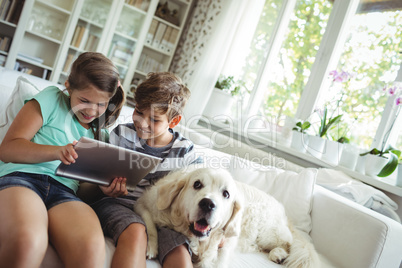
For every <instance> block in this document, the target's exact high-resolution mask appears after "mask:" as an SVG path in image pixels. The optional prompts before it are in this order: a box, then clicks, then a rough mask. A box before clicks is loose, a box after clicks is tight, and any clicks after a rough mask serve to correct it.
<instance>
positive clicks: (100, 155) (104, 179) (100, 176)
mask: <svg viewBox="0 0 402 268" xmlns="http://www.w3.org/2000/svg"><path fill="white" fill-rule="evenodd" d="M74 149H75V150H76V152H77V154H78V158H77V159H76V160H75V163H72V164H70V165H65V164H63V163H61V164H60V165H59V166H58V167H57V169H56V175H58V176H62V177H66V178H70V179H75V180H80V181H86V182H91V183H96V184H100V185H105V186H108V185H110V183H111V182H112V181H113V179H114V178H116V177H125V178H127V189H128V190H133V189H134V188H135V187H136V185H137V184H138V183H139V182H140V180H141V179H143V178H144V177H145V176H146V175H147V174H148V173H149V172H151V171H152V170H153V169H154V168H155V167H156V166H157V165H158V164H159V163H160V162H161V161H162V159H161V158H158V157H155V156H152V155H147V154H143V153H140V152H136V151H133V150H129V149H126V148H123V147H119V146H116V145H112V144H109V143H105V142H101V141H97V140H94V139H90V138H86V137H82V138H81V139H80V140H79V141H78V143H77V144H76V145H75V146H74Z"/></svg>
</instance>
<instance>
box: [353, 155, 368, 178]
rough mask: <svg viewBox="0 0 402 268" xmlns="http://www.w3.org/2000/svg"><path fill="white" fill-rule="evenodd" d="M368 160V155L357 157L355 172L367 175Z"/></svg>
mask: <svg viewBox="0 0 402 268" xmlns="http://www.w3.org/2000/svg"><path fill="white" fill-rule="evenodd" d="M366 158H367V155H364V156H361V155H358V156H357V163H356V167H355V171H356V172H358V173H361V174H365V173H366Z"/></svg>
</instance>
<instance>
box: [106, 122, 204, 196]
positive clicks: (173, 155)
mask: <svg viewBox="0 0 402 268" xmlns="http://www.w3.org/2000/svg"><path fill="white" fill-rule="evenodd" d="M169 131H170V132H171V133H172V135H173V139H172V141H171V142H170V143H169V144H168V145H166V146H164V147H158V148H156V147H151V146H149V145H147V144H146V140H143V139H140V138H139V137H138V135H137V132H136V130H135V127H134V124H133V123H128V124H121V125H118V126H117V127H116V128H115V129H113V130H112V132H111V133H110V137H109V142H110V143H111V144H114V145H117V146H121V147H124V148H127V149H131V150H135V151H138V152H141V153H145V154H150V155H153V156H157V157H160V158H162V159H163V160H162V162H161V163H160V164H159V165H158V166H157V167H156V168H155V169H154V170H152V171H151V172H150V173H149V174H148V175H147V176H145V178H144V179H142V180H141V181H140V183H139V184H138V185H137V187H136V188H135V190H134V191H133V192H130V193H129V195H128V196H127V198H130V199H137V198H138V197H140V196H141V195H142V193H143V192H144V190H145V188H146V187H148V186H150V185H152V184H154V183H155V182H156V181H157V180H159V179H160V178H162V177H164V176H165V175H167V174H168V173H169V172H170V171H172V170H175V169H179V168H183V167H186V166H188V165H191V164H195V163H202V162H203V160H202V158H201V157H199V156H197V155H196V153H195V150H194V144H193V143H192V142H191V141H190V140H188V139H186V138H185V137H183V135H181V134H180V133H179V132H175V131H173V129H169Z"/></svg>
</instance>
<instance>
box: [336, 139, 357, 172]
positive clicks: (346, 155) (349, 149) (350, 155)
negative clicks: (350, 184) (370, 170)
mask: <svg viewBox="0 0 402 268" xmlns="http://www.w3.org/2000/svg"><path fill="white" fill-rule="evenodd" d="M358 157H359V150H358V148H356V147H355V146H353V145H350V144H344V145H343V147H342V154H341V157H340V159H339V165H340V166H343V167H345V168H348V169H350V170H355V168H356V164H357V158H358Z"/></svg>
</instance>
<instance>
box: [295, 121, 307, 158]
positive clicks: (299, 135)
mask: <svg viewBox="0 0 402 268" xmlns="http://www.w3.org/2000/svg"><path fill="white" fill-rule="evenodd" d="M310 126H311V124H310V122H308V121H304V122H303V121H298V122H297V123H296V125H295V127H293V129H292V130H293V131H292V133H293V134H292V142H291V144H290V146H291V147H292V148H294V149H295V150H297V151H299V152H303V153H304V152H306V148H307V145H308V135H307V133H306V130H307V129H309V128H310Z"/></svg>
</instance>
